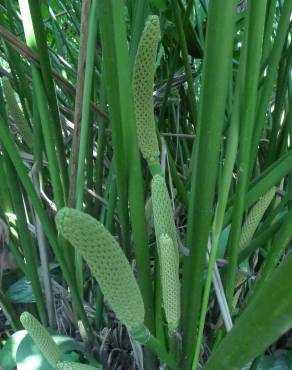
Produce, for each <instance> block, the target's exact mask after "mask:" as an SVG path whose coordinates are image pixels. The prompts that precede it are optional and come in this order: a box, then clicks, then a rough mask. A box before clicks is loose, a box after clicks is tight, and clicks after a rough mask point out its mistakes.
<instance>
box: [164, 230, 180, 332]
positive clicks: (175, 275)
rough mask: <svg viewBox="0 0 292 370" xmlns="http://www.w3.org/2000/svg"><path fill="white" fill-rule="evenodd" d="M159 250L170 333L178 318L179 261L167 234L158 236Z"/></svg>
mask: <svg viewBox="0 0 292 370" xmlns="http://www.w3.org/2000/svg"><path fill="white" fill-rule="evenodd" d="M159 250H160V253H159V256H160V274H161V286H162V299H163V307H164V312H165V317H166V321H167V322H168V327H169V331H170V333H172V332H174V331H175V330H176V329H177V327H178V324H179V320H180V283H179V262H178V259H177V255H176V252H175V249H174V245H173V242H172V239H171V238H170V237H169V236H168V235H166V234H162V235H161V236H160V238H159Z"/></svg>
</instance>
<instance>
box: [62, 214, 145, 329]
mask: <svg viewBox="0 0 292 370" xmlns="http://www.w3.org/2000/svg"><path fill="white" fill-rule="evenodd" d="M56 224H57V227H58V230H59V232H60V233H61V234H62V235H63V236H64V238H65V239H67V240H69V241H70V243H71V244H72V245H73V246H74V247H75V248H76V249H78V251H79V252H80V253H81V255H82V256H83V258H84V259H85V261H86V262H87V264H88V266H89V267H90V269H91V272H92V274H93V276H94V277H95V278H96V280H97V281H98V283H99V285H100V288H101V290H102V292H103V294H104V296H105V298H106V300H107V301H108V302H109V304H110V306H111V307H112V309H113V310H114V311H115V313H116V315H117V317H118V318H119V319H120V320H121V322H122V323H124V324H125V325H126V326H127V327H128V329H129V330H131V329H135V328H137V327H140V326H141V325H143V322H144V304H143V300H142V296H141V293H140V290H139V288H138V285H137V282H136V280H135V278H134V275H133V273H132V270H131V268H130V265H129V263H128V261H127V259H126V257H125V255H124V253H123V252H122V250H121V248H120V247H119V245H118V243H117V242H116V240H115V239H114V237H113V236H112V235H111V234H110V233H109V232H108V230H106V228H105V227H104V226H103V225H102V224H101V223H100V222H98V221H97V220H95V219H94V218H93V217H91V216H89V215H88V214H86V213H83V212H80V211H77V210H75V209H72V208H63V209H61V210H60V211H59V212H58V214H57V216H56Z"/></svg>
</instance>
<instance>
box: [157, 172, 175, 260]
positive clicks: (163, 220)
mask: <svg viewBox="0 0 292 370" xmlns="http://www.w3.org/2000/svg"><path fill="white" fill-rule="evenodd" d="M152 207H153V216H154V227H155V234H156V240H157V241H159V238H160V236H161V235H162V234H167V235H168V236H169V237H170V238H171V239H172V242H173V246H174V250H175V253H176V255H177V260H178V259H179V255H178V245H177V236H176V228H175V223H174V217H173V210H172V207H171V203H170V198H169V194H168V190H167V187H166V183H165V180H164V178H163V177H162V176H160V175H155V176H154V177H153V179H152Z"/></svg>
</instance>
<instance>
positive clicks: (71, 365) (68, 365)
mask: <svg viewBox="0 0 292 370" xmlns="http://www.w3.org/2000/svg"><path fill="white" fill-rule="evenodd" d="M57 369H58V370H97V368H96V367H92V366H90V365H85V364H78V363H76V362H69V361H61V362H58V364H57Z"/></svg>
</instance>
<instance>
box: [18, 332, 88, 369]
mask: <svg viewBox="0 0 292 370" xmlns="http://www.w3.org/2000/svg"><path fill="white" fill-rule="evenodd" d="M22 332H24V333H25V336H24V337H23V340H22V341H21V343H20V344H19V346H18V348H17V352H16V363H17V370H27V369H29V370H54V369H53V367H52V366H50V365H49V363H48V362H47V360H46V359H45V358H44V357H43V355H42V354H41V353H40V351H39V349H38V348H37V346H36V345H35V343H34V342H33V340H32V339H31V337H30V336H29V335H28V334H26V331H24V330H23V331H22ZM52 337H53V339H54V341H55V342H56V343H57V344H58V346H59V347H60V349H61V352H62V353H63V354H64V360H66V361H73V362H74V361H78V360H79V355H78V354H77V353H76V352H75V351H82V352H83V349H82V348H81V346H80V345H79V344H78V343H77V342H75V341H74V340H73V339H72V338H69V337H66V336H62V335H52Z"/></svg>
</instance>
